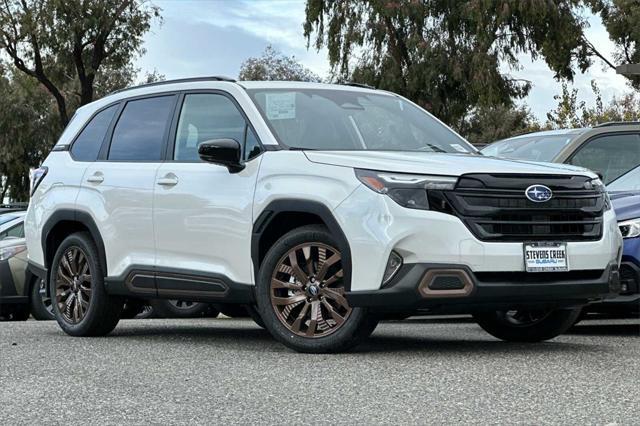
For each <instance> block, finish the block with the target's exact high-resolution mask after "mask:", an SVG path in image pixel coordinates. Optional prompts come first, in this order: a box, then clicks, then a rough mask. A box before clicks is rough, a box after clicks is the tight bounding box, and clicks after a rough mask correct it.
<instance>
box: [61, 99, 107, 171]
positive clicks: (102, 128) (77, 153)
mask: <svg viewBox="0 0 640 426" xmlns="http://www.w3.org/2000/svg"><path fill="white" fill-rule="evenodd" d="M117 110H118V105H112V106H110V107H109V108H105V109H103V110H102V111H100V112H99V113H97V114H96V115H95V116H94V117H93V118H92V119H91V121H90V122H89V124H87V125H86V126H85V128H84V129H83V130H82V132H80V134H79V135H78V137H77V138H76V140H75V142H74V143H73V146H72V147H71V154H72V155H73V158H74V159H75V160H78V161H96V160H97V158H98V153H99V152H100V147H102V142H103V141H104V137H105V135H106V134H107V130H109V125H110V124H111V120H112V119H113V116H114V115H115V113H116V111H117Z"/></svg>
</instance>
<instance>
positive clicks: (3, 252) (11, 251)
mask: <svg viewBox="0 0 640 426" xmlns="http://www.w3.org/2000/svg"><path fill="white" fill-rule="evenodd" d="M26 249H27V246H26V244H19V245H15V246H11V247H4V248H0V262H2V261H4V260H9V259H11V258H12V257H13V256H15V255H17V254H19V253H22V252H23V251H25V250H26Z"/></svg>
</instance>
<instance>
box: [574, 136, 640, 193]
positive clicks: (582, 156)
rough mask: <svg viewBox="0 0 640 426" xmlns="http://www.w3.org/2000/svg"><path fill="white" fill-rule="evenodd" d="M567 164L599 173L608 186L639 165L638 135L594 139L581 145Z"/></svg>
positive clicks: (639, 140)
mask: <svg viewBox="0 0 640 426" xmlns="http://www.w3.org/2000/svg"><path fill="white" fill-rule="evenodd" d="M569 163H570V164H573V165H575V166H580V167H585V168H587V169H589V170H592V171H594V172H596V173H600V174H601V175H602V177H603V181H604V183H605V184H607V185H608V184H609V183H611V182H613V181H614V180H616V179H617V178H619V177H620V176H622V175H624V174H625V173H627V172H629V171H630V170H632V169H634V168H636V167H638V166H639V165H640V135H638V134H617V135H616V134H611V135H604V136H599V137H596V138H594V139H591V140H590V141H588V142H587V143H585V144H583V145H582V146H581V147H580V150H579V151H578V152H577V153H576V154H575V155H574V156H573V158H571V160H570V161H569Z"/></svg>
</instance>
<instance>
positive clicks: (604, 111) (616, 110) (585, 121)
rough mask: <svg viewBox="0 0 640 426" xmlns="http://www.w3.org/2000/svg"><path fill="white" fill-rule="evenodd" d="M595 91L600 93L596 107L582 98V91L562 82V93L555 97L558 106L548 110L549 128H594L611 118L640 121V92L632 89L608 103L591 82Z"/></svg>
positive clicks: (596, 86)
mask: <svg viewBox="0 0 640 426" xmlns="http://www.w3.org/2000/svg"><path fill="white" fill-rule="evenodd" d="M591 90H592V91H593V93H594V94H595V95H596V101H595V106H593V107H588V106H587V104H586V102H584V101H579V100H578V90H577V89H572V90H569V89H568V87H567V85H566V84H563V85H562V94H561V95H556V96H554V99H555V100H557V101H558V106H557V107H556V108H555V109H554V110H553V111H550V112H549V113H547V123H546V125H545V127H546V128H548V129H571V128H578V127H592V126H597V125H598V124H602V123H607V122H611V121H640V94H638V92H633V91H632V92H629V93H626V94H624V95H623V96H621V97H614V98H613V99H612V100H611V101H610V102H609V103H607V104H605V103H604V101H603V100H602V93H601V92H600V88H599V87H598V85H597V84H596V83H595V81H592V82H591Z"/></svg>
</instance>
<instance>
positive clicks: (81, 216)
mask: <svg viewBox="0 0 640 426" xmlns="http://www.w3.org/2000/svg"><path fill="white" fill-rule="evenodd" d="M60 222H76V223H80V224H81V225H83V226H84V227H85V228H87V229H88V230H89V233H90V234H91V238H93V241H94V242H95V243H96V247H97V248H98V255H99V256H100V261H101V262H102V265H103V266H104V273H105V275H106V274H107V255H106V251H105V249H104V242H103V241H102V236H101V235H100V231H99V230H98V226H97V225H96V223H95V221H94V220H93V218H92V217H91V215H90V214H89V213H87V212H83V211H80V210H74V209H62V210H57V211H56V212H54V213H53V214H52V215H51V216H50V217H49V219H47V221H46V222H45V224H44V226H43V227H42V235H41V243H42V251H43V254H44V256H45V259H44V263H45V265H44V266H45V268H46V269H47V270H48V269H49V268H50V266H51V265H49V264H48V261H47V253H48V252H49V247H47V244H48V243H47V240H48V239H49V234H50V233H51V230H52V229H53V228H54V227H55V226H56V225H57V224H59V223H60ZM47 281H48V280H47Z"/></svg>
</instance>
